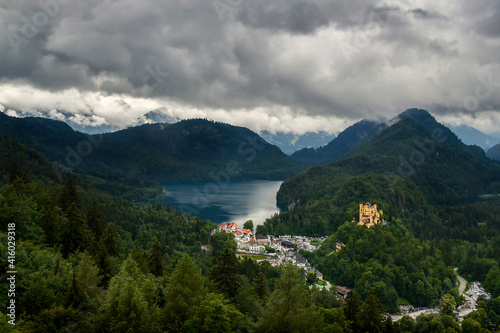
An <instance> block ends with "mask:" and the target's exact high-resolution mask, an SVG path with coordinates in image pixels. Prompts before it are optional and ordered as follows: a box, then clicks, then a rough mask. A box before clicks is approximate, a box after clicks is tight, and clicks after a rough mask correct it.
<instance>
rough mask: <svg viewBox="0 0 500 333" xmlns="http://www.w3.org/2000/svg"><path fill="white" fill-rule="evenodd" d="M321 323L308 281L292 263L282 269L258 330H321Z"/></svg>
mask: <svg viewBox="0 0 500 333" xmlns="http://www.w3.org/2000/svg"><path fill="white" fill-rule="evenodd" d="M321 324H322V320H321V317H320V315H319V312H318V310H317V309H316V307H315V306H314V305H313V303H312V299H311V294H310V291H309V288H308V287H307V285H306V283H305V280H304V279H303V278H302V277H301V276H300V274H299V272H298V271H297V269H296V268H295V267H293V266H292V265H291V264H287V265H286V266H284V267H283V268H282V270H281V277H280V278H279V279H278V280H277V281H276V282H275V284H274V292H273V293H272V295H271V297H270V298H269V301H268V302H267V306H266V310H265V312H264V315H263V316H262V318H261V321H260V322H259V323H258V325H257V331H258V332H318V331H319V326H320V325H321Z"/></svg>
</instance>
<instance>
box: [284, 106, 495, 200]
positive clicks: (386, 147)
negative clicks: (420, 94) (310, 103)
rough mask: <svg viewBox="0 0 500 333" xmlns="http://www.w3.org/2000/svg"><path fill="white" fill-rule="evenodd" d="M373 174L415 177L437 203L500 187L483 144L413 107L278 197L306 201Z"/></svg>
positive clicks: (473, 197) (296, 180)
mask: <svg viewBox="0 0 500 333" xmlns="http://www.w3.org/2000/svg"><path fill="white" fill-rule="evenodd" d="M374 134H376V133H374ZM338 138H340V135H339V137H338ZM373 173H375V174H381V175H396V176H400V177H407V178H409V179H411V180H412V182H414V183H415V184H416V185H417V186H418V188H419V189H420V191H421V192H422V193H424V194H425V196H426V199H427V200H428V201H429V202H430V203H432V204H453V203H461V202H468V201H469V202H470V201H474V200H476V199H477V198H478V196H479V195H481V194H485V193H496V192H499V191H500V188H499V186H500V164H498V163H495V162H493V161H491V160H490V159H488V158H487V157H486V155H485V153H484V151H483V150H482V149H480V148H479V147H475V146H467V145H465V144H464V143H462V142H461V141H460V140H459V139H458V138H457V136H456V135H455V134H454V133H453V132H452V131H450V130H449V129H448V128H447V127H445V126H444V125H442V124H440V123H438V122H437V121H436V120H435V119H434V118H433V117H432V116H431V115H430V114H429V113H428V112H427V111H424V110H418V109H411V110H407V111H405V112H403V113H402V114H400V115H399V116H398V118H397V119H396V122H395V123H394V124H393V125H391V126H389V127H387V128H385V129H383V130H382V131H381V132H380V133H378V134H376V135H374V136H373V137H371V138H370V140H365V141H363V142H362V144H360V145H359V146H357V147H355V148H354V149H353V151H352V152H351V154H350V156H349V157H348V158H345V159H343V160H341V161H338V162H334V163H331V164H328V165H324V166H316V167H313V168H310V169H308V170H307V171H304V172H303V173H301V174H299V175H298V176H296V177H294V178H292V179H289V180H287V181H285V182H284V183H283V185H282V187H281V189H280V191H279V193H278V202H279V203H280V204H282V205H284V206H290V205H304V204H307V202H308V201H309V200H311V199H314V200H318V199H320V198H323V197H325V198H327V197H331V196H332V195H333V194H334V193H336V192H337V191H338V190H339V189H340V187H341V186H342V185H343V184H344V183H345V182H346V181H347V180H348V179H350V178H351V177H354V176H359V175H364V174H373Z"/></svg>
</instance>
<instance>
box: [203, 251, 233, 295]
mask: <svg viewBox="0 0 500 333" xmlns="http://www.w3.org/2000/svg"><path fill="white" fill-rule="evenodd" d="M237 269H238V262H237V261H236V256H235V255H234V252H231V251H230V250H229V249H227V248H226V249H224V252H223V253H222V256H221V257H220V258H219V260H218V262H217V264H216V265H215V266H214V267H213V268H212V271H211V272H210V278H211V280H212V281H213V282H214V284H215V286H216V288H217V289H218V291H219V292H221V293H223V294H225V295H226V296H228V297H229V298H234V297H235V296H236V294H237V293H238V288H239V287H240V286H241V281H240V278H239V276H238V275H236V271H237Z"/></svg>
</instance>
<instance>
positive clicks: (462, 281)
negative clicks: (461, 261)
mask: <svg viewBox="0 0 500 333" xmlns="http://www.w3.org/2000/svg"><path fill="white" fill-rule="evenodd" d="M453 270H454V271H455V274H456V275H457V278H458V281H459V282H460V286H458V294H459V295H462V294H463V293H464V291H465V288H466V287H467V281H465V279H464V278H463V277H461V276H460V275H458V273H457V270H458V268H456V267H455V268H454V269H453Z"/></svg>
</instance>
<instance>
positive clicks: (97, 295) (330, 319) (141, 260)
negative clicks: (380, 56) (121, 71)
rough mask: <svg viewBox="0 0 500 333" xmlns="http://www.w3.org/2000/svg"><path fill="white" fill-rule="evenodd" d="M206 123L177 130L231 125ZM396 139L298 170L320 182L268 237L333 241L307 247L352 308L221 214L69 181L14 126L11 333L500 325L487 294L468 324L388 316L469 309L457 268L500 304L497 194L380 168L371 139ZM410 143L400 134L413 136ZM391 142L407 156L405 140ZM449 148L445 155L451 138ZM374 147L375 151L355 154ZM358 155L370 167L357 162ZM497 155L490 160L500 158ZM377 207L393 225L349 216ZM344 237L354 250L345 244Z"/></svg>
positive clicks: (2, 184)
mask: <svg viewBox="0 0 500 333" xmlns="http://www.w3.org/2000/svg"><path fill="white" fill-rule="evenodd" d="M399 123H402V124H404V123H408V124H410V125H412V126H410V125H408V124H407V125H405V126H406V127H403V128H402V129H401V130H403V129H404V130H406V132H405V133H406V134H407V135H410V136H411V135H415V133H420V132H421V131H423V130H422V128H420V127H419V126H422V127H423V128H427V127H428V125H433V124H434V121H433V118H432V117H430V116H428V115H426V114H425V113H421V112H417V113H412V112H408V113H406V114H403V115H401V120H400V121H399ZM399 123H398V124H399ZM193 124H195V125H196V124H201V125H202V126H200V127H196V126H194V128H195V129H198V130H195V129H193V127H191V126H192V125H193ZM203 124H205V121H193V122H191V124H184V127H179V128H178V129H177V130H176V131H173V132H171V133H175V135H178V136H179V138H182V137H183V136H187V137H190V134H191V133H193V134H195V137H194V138H193V140H194V141H192V142H198V140H199V139H198V137H196V135H203V136H204V137H206V135H205V134H204V133H205V132H204V131H209V132H208V133H209V134H210V135H209V136H211V137H212V136H214V135H215V136H217V135H218V134H217V133H219V132H218V131H217V129H215V130H214V131H210V130H208V129H207V127H205V126H203ZM398 124H395V125H393V126H397V125H398ZM418 124H419V126H417V125H418ZM155 126H157V125H155ZM171 126H175V125H171ZM217 126H223V127H224V126H227V125H224V124H217ZM209 128H210V127H209ZM394 128H398V127H394ZM409 129H413V130H414V129H419V130H418V131H416V132H411V131H408V130H409ZM161 130H162V129H161V127H160V128H158V129H156V128H155V130H153V131H151V128H150V127H148V126H143V127H138V128H134V129H132V130H131V131H130V132H128V131H121V132H117V133H114V134H113V135H112V136H109V137H108V143H107V145H108V146H106V145H105V143H104V142H105V140H104V139H103V141H102V143H100V144H99V145H96V151H95V152H93V153H92V154H89V155H88V156H86V157H89V158H90V157H91V156H92V155H93V154H94V153H96V155H97V156H96V157H95V158H96V159H100V158H102V157H101V156H99V154H98V151H97V147H101V145H102V146H104V147H107V149H111V148H113V147H117V146H119V145H120V144H121V142H123V141H126V140H130V141H134V139H135V141H138V140H144V141H145V142H146V143H147V142H152V141H154V140H158V141H159V142H168V140H165V139H163V138H162V133H159V132H160V131H161ZM219 131H222V130H219ZM385 131H389V132H387V133H386V132H385ZM222 132H223V131H222ZM424 132H425V131H424ZM243 133H247V132H246V131H244V132H243ZM388 133H390V128H387V129H386V130H384V131H382V132H381V133H380V134H378V135H375V137H374V138H369V139H370V140H369V142H368V143H366V144H363V145H361V146H359V147H356V148H355V155H354V156H353V157H352V158H349V159H347V160H344V161H339V162H335V163H333V164H330V165H327V166H318V167H312V168H311V169H309V170H308V171H306V172H305V173H303V174H302V175H301V176H298V177H296V178H293V179H291V180H290V182H293V181H297V179H298V180H301V177H303V175H308V176H307V177H308V178H306V179H310V180H313V182H311V183H308V182H304V183H297V186H303V190H304V191H305V192H304V193H305V196H304V197H303V198H302V197H301V201H295V202H294V203H295V206H296V207H295V208H293V209H291V210H290V211H288V212H285V213H282V214H280V215H276V216H275V217H274V218H272V219H270V220H268V221H267V222H266V223H265V228H267V230H268V231H269V232H270V233H281V234H283V233H292V234H293V233H302V234H321V235H330V237H329V238H328V239H327V240H326V241H325V242H324V243H323V245H322V247H321V248H320V250H319V251H316V252H314V253H310V252H302V253H303V255H304V256H306V257H307V258H308V260H310V261H311V262H312V263H313V265H314V267H317V268H318V269H320V271H322V272H323V273H324V275H325V277H326V278H327V279H328V280H329V281H331V282H334V283H335V284H338V285H344V286H347V287H349V288H352V289H354V292H353V293H351V294H350V295H349V296H348V298H347V299H346V300H345V301H343V300H340V301H339V300H338V299H337V298H336V297H335V295H334V294H332V293H331V292H328V291H326V290H323V291H320V290H319V289H317V288H316V287H312V286H311V284H312V282H310V281H309V279H306V276H305V275H304V273H303V272H302V271H301V270H300V269H297V268H295V267H293V266H291V265H286V266H282V267H273V266H271V264H270V263H269V262H267V261H263V262H261V263H257V262H256V261H254V260H252V259H250V258H245V259H238V258H237V257H236V255H235V250H236V242H235V240H234V236H233V235H232V234H227V233H216V234H213V235H212V233H211V232H212V230H213V229H214V228H215V227H216V225H214V224H212V223H210V222H209V221H205V220H200V219H199V218H197V217H193V216H189V215H188V214H182V213H181V212H180V211H176V210H174V209H172V208H170V207H168V206H165V205H163V204H154V205H150V204H144V205H135V204H133V203H131V202H130V201H126V200H124V199H123V197H116V196H113V195H110V194H107V193H104V192H102V191H99V190H98V189H96V188H94V187H93V186H92V185H93V184H96V183H99V182H96V181H95V179H94V178H95V177H92V176H91V175H90V174H89V173H87V172H85V173H80V174H75V173H74V172H69V173H67V174H65V175H68V176H71V177H75V178H64V179H63V180H62V181H61V180H60V179H59V177H57V173H52V172H51V167H52V164H51V163H50V162H48V161H47V160H46V159H45V157H44V156H42V155H41V153H39V152H36V151H34V150H33V149H30V148H28V147H27V146H24V145H22V144H19V143H18V142H17V141H16V140H15V139H13V138H11V137H9V136H7V135H5V134H2V135H0V207H1V210H0V226H1V229H0V239H1V241H2V243H3V244H7V242H8V241H10V240H9V238H8V237H9V236H10V237H13V236H12V234H8V231H10V230H11V229H12V226H13V225H14V226H15V244H16V245H15V246H16V257H15V261H9V260H10V259H8V256H7V253H6V252H5V253H3V254H2V255H1V256H0V261H1V262H2V265H1V267H2V269H1V270H0V278H2V279H3V280H4V281H6V279H7V277H8V276H10V275H8V274H7V269H6V267H8V265H9V263H11V262H13V264H12V265H14V267H15V269H16V270H17V271H18V274H17V275H16V298H15V302H16V326H13V325H11V324H8V320H9V319H10V317H7V316H6V315H4V310H2V311H1V312H2V316H0V331H2V332H6V333H8V332H18V331H19V332H49V331H50V332H52V331H56V332H63V331H82V332H96V333H97V332H122V331H130V332H165V331H169V332H203V331H213V330H216V331H221V332H236V331H245V332H280V331H282V332H293V331H297V332H332V331H333V332H369V331H373V332H387V333H389V332H427V331H429V329H430V327H438V328H439V329H441V328H442V330H441V331H443V330H445V331H447V332H461V331H464V332H468V331H467V330H465V329H466V328H467V327H469V326H471V325H472V326H471V327H475V328H478V327H479V329H481V328H483V329H490V330H492V329H494V328H495V327H498V325H499V323H500V308H499V304H500V299H499V298H496V299H494V300H492V301H490V302H489V303H488V304H484V303H483V304H481V303H479V306H480V309H479V310H478V311H476V312H474V313H472V314H471V315H469V316H468V317H467V318H466V319H465V321H464V324H463V327H465V329H461V328H460V326H459V324H458V323H457V322H456V321H454V320H453V318H452V317H451V313H450V312H449V311H448V310H446V307H444V306H441V308H442V310H441V313H439V314H429V315H422V316H420V317H418V318H417V319H416V320H413V319H411V318H410V317H404V319H402V320H401V321H399V322H397V323H392V322H391V320H390V319H387V318H386V317H385V316H384V313H385V312H387V311H391V312H394V311H397V310H398V306H399V305H401V304H407V303H412V304H414V305H423V306H437V305H442V304H444V302H451V303H453V304H454V303H456V304H461V302H463V299H462V298H461V297H460V295H458V292H457V288H456V278H455V274H454V273H453V267H455V266H457V267H459V271H460V274H462V275H463V276H465V277H466V278H468V279H470V280H479V281H481V282H483V283H484V285H485V286H486V287H487V288H488V290H490V291H491V292H492V293H493V295H494V297H497V296H499V295H500V269H499V267H498V258H500V252H499V251H500V246H499V244H500V243H499V240H500V235H499V230H500V220H499V219H500V211H499V209H500V205H498V204H497V203H496V202H495V201H493V200H492V201H484V202H475V203H470V204H465V205H446V206H437V205H431V203H429V202H430V201H429V200H430V199H432V195H429V194H428V193H427V192H426V191H424V190H425V186H422V185H418V184H416V183H415V182H414V181H413V180H412V177H411V176H410V177H407V176H406V175H390V174H378V173H373V172H367V171H366V169H368V166H369V163H368V162H367V161H370V160H373V161H374V162H373V163H374V165H378V163H382V162H381V161H378V160H377V158H376V156H378V157H379V158H382V157H380V156H379V155H378V154H375V152H374V149H375V148H376V146H370V145H375V144H385V145H388V143H389V142H390V140H389V138H390V136H391V135H390V134H388ZM396 133H399V134H398V135H401V134H400V131H399V130H398V131H396ZM434 134H436V133H434ZM26 135H28V132H26ZM85 138H86V140H89V138H88V137H85ZM144 138H145V139H144ZM226 138H227V137H226ZM440 138H441V139H442V136H435V139H436V140H437V141H438V140H439V139H440ZM381 139H384V140H386V141H384V140H383V141H381V142H379V141H378V140H381ZM407 139H408V138H407ZM221 140H222V139H221ZM405 140H406V139H404V140H401V141H400V142H403V143H404V144H406V143H405ZM439 141H441V140H439ZM89 142H90V141H89ZM96 142H97V141H96ZM175 142H177V141H175ZM377 142H378V143H377ZM445 142H446V141H445ZM450 142H451V143H453V140H451V141H450ZM259 143H260V142H259V141H257V146H255V149H256V150H258V147H260V146H259V145H258V144H259ZM206 144H207V146H208V147H210V145H209V142H208V143H206ZM248 144H249V145H251V143H250V142H249V143H248ZM440 144H442V143H440ZM450 145H451V148H449V149H455V150H456V151H455V154H454V155H453V156H454V157H456V158H460V156H461V155H460V154H462V153H463V152H461V151H460V147H461V145H462V144H461V143H459V144H457V145H456V147H455V148H453V147H454V145H453V144H450ZM195 147H196V146H195ZM198 147H200V146H198ZM271 147H272V146H271ZM417 147H418V145H417ZM457 147H458V148H457ZM162 148H163V149H164V150H166V151H168V153H169V154H171V155H173V156H175V154H176V153H180V152H179V151H176V150H175V149H180V150H182V149H183V148H176V147H175V146H173V147H170V146H168V145H165V146H163V147H162ZM205 148H206V146H201V148H200V150H199V152H200V154H201V155H200V156H190V157H189V158H190V159H191V160H192V161H199V160H203V158H204V157H206V156H204V155H203V154H204V151H205ZM245 148H248V146H247V147H245ZM388 148H390V149H391V151H392V150H394V151H396V153H397V152H398V150H397V145H393V146H390V145H389V146H388ZM141 149H145V146H140V145H138V146H137V147H133V149H132V150H131V152H128V153H127V154H129V155H126V156H125V157H123V156H122V155H120V156H119V157H116V156H112V157H110V159H112V160H114V159H116V161H117V162H116V163H125V160H126V158H131V159H132V158H134V156H133V154H134V153H137V154H139V153H141ZM214 149H215V148H214ZM274 149H277V148H276V147H274ZM435 151H436V152H438V151H439V152H440V153H441V152H443V151H445V152H446V150H441V148H440V147H438V144H436V148H435ZM474 152H475V151H474V150H472V153H471V154H473V153H474ZM101 153H102V154H105V153H110V154H111V153H112V150H109V151H106V150H104V151H103V152H101ZM122 154H125V153H122ZM362 154H364V155H366V156H365V157H364V159H360V158H359V157H357V156H358V155H362ZM388 154H389V153H388ZM443 154H445V153H443ZM143 155H146V154H143ZM250 156H251V155H248V157H250ZM466 156H469V157H471V156H475V155H466ZM481 156H482V155H481ZM84 157H85V156H84ZM120 158H122V159H123V160H121V159H120ZM483 158H484V156H483ZM103 159H104V158H103ZM255 159H257V157H256V158H255ZM104 160H105V159H104ZM356 160H358V161H361V162H362V161H365V163H364V164H363V163H358V164H356V163H353V161H356ZM478 160H481V159H479V158H478ZM89 161H91V159H89ZM346 161H348V162H346ZM459 161H460V159H459ZM481 161H482V160H481ZM83 163H90V162H83V161H82V164H83ZM476 163H478V165H482V164H481V163H482V162H481V163H479V162H476ZM490 163H493V164H487V166H488V167H491V168H494V166H496V165H497V164H495V162H492V161H490ZM9 164H10V165H9ZM131 165H134V164H133V163H132V164H131ZM333 166H336V169H335V168H333ZM354 166H355V167H356V168H354ZM419 166H423V165H422V164H421V165H419ZM414 167H415V168H416V166H414ZM332 168H333V169H332ZM376 170H378V169H376ZM52 171H53V170H52ZM355 172H359V173H358V174H356V173H355ZM444 175H445V176H446V175H447V174H446V173H444ZM315 177H319V179H315ZM117 179H118V178H117ZM89 181H92V182H93V183H92V182H89ZM316 181H321V182H323V187H325V188H326V190H324V192H318V193H315V192H313V191H316V190H319V189H320V188H321V187H322V186H320V185H317V184H316ZM59 182H61V183H62V184H60V183H59ZM107 182H108V183H106V184H107V185H106V186H108V185H109V184H115V185H116V186H123V187H127V185H126V184H123V183H121V182H119V181H118V180H108V181H107ZM112 182H114V183H112ZM305 185H310V186H311V188H307V187H304V186H305ZM452 185H453V183H451V185H450V186H452ZM287 186H289V184H288V185H287ZM297 193H300V191H299V192H297ZM459 199H460V197H459V198H458V199H457V200H459ZM364 201H371V202H373V203H378V204H379V205H380V207H381V208H382V209H383V210H384V214H383V216H384V218H385V219H386V220H387V221H389V223H390V224H389V225H385V226H376V227H375V228H373V229H368V228H366V227H361V226H357V225H356V224H355V223H352V222H345V221H351V219H352V218H353V217H356V216H357V214H358V205H359V203H360V202H364ZM338 241H341V242H343V243H344V245H345V246H343V247H342V249H341V250H340V251H339V252H338V253H337V252H335V249H336V244H337V242H338ZM202 245H203V246H202ZM207 249H209V251H207ZM1 286H2V292H1V293H0V306H1V307H2V308H3V309H6V308H7V305H8V303H9V299H8V297H7V295H8V293H7V288H8V284H1ZM333 290H334V292H335V289H333ZM467 325H469V326H467Z"/></svg>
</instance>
